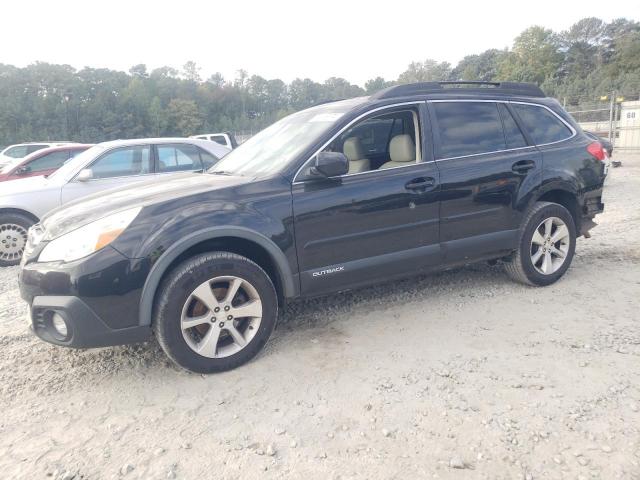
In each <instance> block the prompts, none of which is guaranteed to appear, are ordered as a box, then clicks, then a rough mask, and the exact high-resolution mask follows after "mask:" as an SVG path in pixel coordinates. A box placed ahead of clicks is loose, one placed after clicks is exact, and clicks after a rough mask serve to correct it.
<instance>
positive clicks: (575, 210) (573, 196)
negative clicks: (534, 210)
mask: <svg viewBox="0 0 640 480" xmlns="http://www.w3.org/2000/svg"><path fill="white" fill-rule="evenodd" d="M535 201H536V202H552V203H557V204H559V205H562V206H563V207H564V208H566V209H567V210H568V211H569V213H570V214H571V217H572V218H573V222H574V224H575V227H576V232H579V231H580V226H581V225H580V224H581V222H582V215H581V208H580V201H579V199H578V194H577V192H576V191H575V190H573V189H572V188H569V187H567V186H564V185H549V186H548V187H547V188H545V189H544V190H543V191H541V192H538V195H537V196H536V198H535Z"/></svg>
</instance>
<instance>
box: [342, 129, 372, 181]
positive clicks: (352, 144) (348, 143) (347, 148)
mask: <svg viewBox="0 0 640 480" xmlns="http://www.w3.org/2000/svg"><path fill="white" fill-rule="evenodd" d="M342 153H344V155H345V157H347V159H348V160H349V173H360V172H366V171H368V170H371V162H370V161H369V159H368V158H366V157H365V156H364V149H363V148H362V144H361V143H360V139H359V138H358V137H349V138H347V139H346V140H345V141H344V144H343V145H342Z"/></svg>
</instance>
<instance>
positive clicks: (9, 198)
mask: <svg viewBox="0 0 640 480" xmlns="http://www.w3.org/2000/svg"><path fill="white" fill-rule="evenodd" d="M229 151H230V150H229V149H228V148H227V147H224V146H222V145H219V144H218V143H216V142H211V141H208V140H197V139H191V138H145V139H137V140H115V141H112V142H104V143H99V144H97V145H95V146H93V147H91V148H90V149H88V150H86V151H84V152H82V153H81V154H79V155H77V156H76V157H74V158H73V159H71V160H69V161H68V162H67V163H65V164H64V165H63V166H62V167H60V168H59V169H58V170H57V171H55V172H54V173H52V174H51V175H49V176H48V177H31V178H25V179H21V180H14V181H11V182H3V183H2V184H0V266H7V265H16V264H18V263H19V262H20V259H21V257H22V252H23V251H24V247H25V244H26V240H27V230H29V227H31V225H33V224H34V223H36V222H38V221H39V220H40V219H41V218H42V217H43V216H44V215H45V214H46V213H47V212H49V211H51V210H53V209H54V208H57V207H59V206H61V205H64V204H66V203H68V202H70V201H72V200H76V199H78V198H80V197H85V196H87V195H91V194H95V193H98V192H101V191H103V190H107V189H112V188H117V187H121V186H124V185H129V184H131V183H134V182H141V181H144V180H150V179H154V178H163V177H164V176H166V175H172V174H176V173H179V172H185V171H193V172H202V171H204V170H207V169H209V168H210V167H211V166H213V165H214V164H215V163H216V162H217V161H218V160H219V159H221V158H222V157H224V156H225V155H226V154H227V153H228V152H229Z"/></svg>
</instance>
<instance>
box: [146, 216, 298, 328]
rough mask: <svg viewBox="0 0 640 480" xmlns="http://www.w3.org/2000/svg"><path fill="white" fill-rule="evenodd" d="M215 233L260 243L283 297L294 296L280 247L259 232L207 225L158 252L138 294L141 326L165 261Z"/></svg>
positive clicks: (150, 310) (150, 308) (148, 315)
mask: <svg viewBox="0 0 640 480" xmlns="http://www.w3.org/2000/svg"><path fill="white" fill-rule="evenodd" d="M219 237H237V238H242V239H245V240H249V241H252V242H255V243H257V244H258V245H260V246H261V247H263V248H264V249H265V250H266V251H267V253H268V254H269V255H270V256H271V259H272V260H273V262H274V264H275V265H276V268H277V269H278V275H279V277H280V280H281V282H282V288H283V291H284V292H283V293H284V296H285V297H286V298H290V297H293V296H295V294H296V289H295V285H294V281H293V275H292V274H291V268H290V267H289V262H288V261H287V258H286V257H285V255H284V253H283V252H282V250H280V248H279V247H278V246H277V245H276V244H275V243H274V242H273V241H272V240H270V239H269V238H267V237H265V236H264V235H262V234H259V233H256V232H255V231H253V230H249V229H248V228H244V227H211V228H207V229H204V230H199V231H197V232H194V233H192V234H190V235H187V236H186V237H184V238H183V239H181V240H180V241H179V242H177V243H175V244H173V245H171V247H169V248H168V249H167V250H166V251H165V252H164V253H163V254H162V256H161V257H160V258H159V259H158V260H157V261H156V262H155V263H154V264H153V266H152V267H151V270H150V271H149V275H147V279H146V280H145V283H144V287H143V288H142V295H141V297H140V307H139V320H138V323H139V325H141V326H147V325H151V317H152V313H153V300H154V298H155V295H156V291H157V290H158V286H159V285H160V282H161V281H162V277H163V276H164V274H165V272H166V271H167V269H168V268H169V265H171V263H172V262H173V261H174V260H175V259H176V258H178V257H179V256H180V255H181V254H182V253H184V252H185V251H187V250H188V249H189V248H191V247H193V246H194V245H197V244H198V243H201V242H203V241H206V240H213V239H215V238H219Z"/></svg>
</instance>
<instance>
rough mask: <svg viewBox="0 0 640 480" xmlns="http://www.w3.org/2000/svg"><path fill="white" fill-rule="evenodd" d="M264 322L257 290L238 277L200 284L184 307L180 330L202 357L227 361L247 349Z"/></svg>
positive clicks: (218, 278)
mask: <svg viewBox="0 0 640 480" xmlns="http://www.w3.org/2000/svg"><path fill="white" fill-rule="evenodd" d="M261 321H262V302H261V300H260V295H259V294H258V292H257V290H256V288H255V287H254V286H253V285H252V284H251V283H250V282H248V281H247V280H245V279H242V278H239V277H235V276H222V277H216V278H213V279H211V280H208V281H206V282H204V283H202V284H200V285H199V286H198V287H197V288H196V289H195V290H193V292H191V294H190V295H189V297H188V298H187V300H186V302H185V303H184V306H183V307H182V314H181V318H180V328H181V330H182V336H183V338H184V340H185V341H186V343H187V345H189V347H190V348H191V349H192V350H193V351H194V352H196V353H198V354H199V355H202V356H204V357H208V358H223V357H228V356H230V355H233V354H235V353H237V352H239V351H240V350H242V349H243V348H244V347H246V346H247V345H248V344H249V342H251V340H252V339H253V337H254V336H255V335H256V333H257V332H258V327H259V326H260V322H261Z"/></svg>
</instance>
